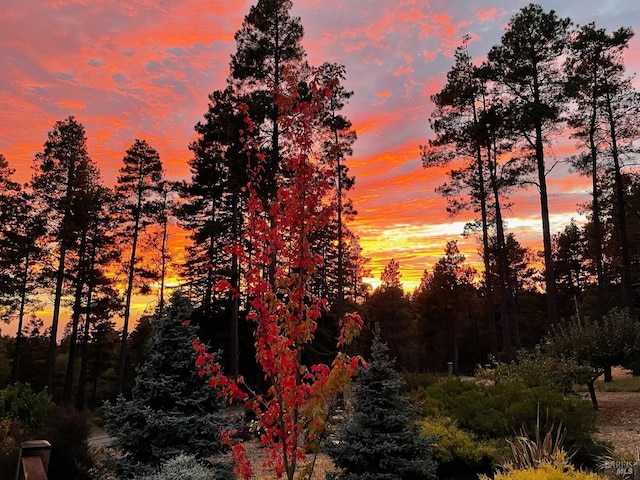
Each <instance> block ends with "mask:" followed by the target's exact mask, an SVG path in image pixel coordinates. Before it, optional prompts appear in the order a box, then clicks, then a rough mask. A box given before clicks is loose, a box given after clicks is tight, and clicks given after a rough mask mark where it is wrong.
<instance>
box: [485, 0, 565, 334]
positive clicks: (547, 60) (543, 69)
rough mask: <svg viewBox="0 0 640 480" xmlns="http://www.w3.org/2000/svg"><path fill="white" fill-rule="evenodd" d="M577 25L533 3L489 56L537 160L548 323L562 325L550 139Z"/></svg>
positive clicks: (509, 111)
mask: <svg viewBox="0 0 640 480" xmlns="http://www.w3.org/2000/svg"><path fill="white" fill-rule="evenodd" d="M570 25H571V21H570V20H569V19H568V18H560V17H558V16H557V14H556V12H555V11H553V10H551V11H549V12H545V11H544V10H543V9H542V7H540V6H539V5H536V4H530V5H528V6H526V7H524V8H522V9H521V10H520V11H519V12H518V13H517V14H516V15H514V16H513V17H512V19H511V21H510V22H509V26H508V28H507V30H506V32H505V33H504V35H503V36H502V39H501V42H500V44H499V45H496V46H494V47H492V48H491V50H490V51H489V54H488V56H487V59H488V74H489V78H490V79H491V80H494V81H496V82H497V83H498V84H499V86H500V87H503V88H504V89H505V90H506V91H508V92H510V93H511V95H510V97H509V101H508V104H507V108H506V110H505V112H504V115H505V116H506V118H507V119H508V120H509V121H510V122H511V124H512V126H513V127H514V130H515V131H514V138H518V139H521V140H522V141H523V143H524V145H525V146H526V147H528V149H529V150H530V155H529V156H528V157H525V161H526V162H529V161H532V160H533V161H534V163H535V168H536V170H537V176H538V178H537V180H538V189H539V192H540V213H541V217H542V237H543V239H542V240H543V247H544V264H545V284H546V295H547V319H548V322H549V323H550V324H555V323H556V322H557V321H558V310H557V300H556V290H557V288H556V279H555V274H554V268H553V259H552V256H551V226H550V225H551V223H550V220H549V218H550V213H549V200H548V192H547V178H546V177H547V173H548V165H547V163H548V160H547V159H546V158H545V146H546V145H547V143H548V134H549V132H550V131H552V130H553V128H554V127H555V126H557V125H558V124H559V122H560V120H561V115H560V114H561V113H562V111H563V110H564V109H565V108H566V99H565V97H564V95H563V91H562V90H563V89H562V88H561V86H562V85H563V82H564V76H563V75H564V69H563V68H562V62H561V58H562V55H563V53H564V49H565V46H566V42H567V35H568V33H569V27H570Z"/></svg>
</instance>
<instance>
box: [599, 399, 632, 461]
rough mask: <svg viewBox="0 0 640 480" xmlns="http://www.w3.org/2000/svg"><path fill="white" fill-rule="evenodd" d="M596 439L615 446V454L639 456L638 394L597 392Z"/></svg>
mask: <svg viewBox="0 0 640 480" xmlns="http://www.w3.org/2000/svg"><path fill="white" fill-rule="evenodd" d="M596 396H597V399H598V405H599V407H600V409H599V410H598V433H597V434H596V438H597V439H598V440H604V441H607V442H609V443H611V444H612V445H614V446H615V450H616V452H619V453H621V452H626V453H631V454H634V455H639V454H640V393H635V392H634V393H629V392H597V393H596Z"/></svg>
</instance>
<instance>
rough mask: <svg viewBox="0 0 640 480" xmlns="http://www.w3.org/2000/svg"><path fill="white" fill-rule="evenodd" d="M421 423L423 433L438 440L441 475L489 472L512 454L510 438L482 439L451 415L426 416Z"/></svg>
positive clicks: (435, 451)
mask: <svg viewBox="0 0 640 480" xmlns="http://www.w3.org/2000/svg"><path fill="white" fill-rule="evenodd" d="M419 425H420V428H421V434H422V435H423V436H425V437H428V438H433V439H434V441H433V447H432V451H433V456H434V459H435V460H436V462H437V464H438V470H437V473H438V478H451V477H460V476H475V475H477V474H478V473H484V474H489V473H491V472H492V471H493V470H494V468H495V467H496V466H497V465H498V464H499V463H500V462H501V460H502V459H503V458H505V456H506V455H507V453H508V452H507V450H508V449H507V443H506V441H504V440H495V439H483V438H479V437H478V435H476V434H475V433H473V432H470V431H467V430H463V429H462V428H460V427H459V426H458V424H457V422H456V421H455V420H454V419H452V418H450V417H446V416H442V415H438V416H429V417H425V418H423V419H421V420H420V421H419Z"/></svg>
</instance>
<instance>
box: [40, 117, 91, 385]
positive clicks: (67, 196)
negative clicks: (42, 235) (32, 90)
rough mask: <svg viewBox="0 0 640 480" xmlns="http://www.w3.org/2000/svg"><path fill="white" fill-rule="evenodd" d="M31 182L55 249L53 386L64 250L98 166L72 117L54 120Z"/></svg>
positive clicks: (73, 239)
mask: <svg viewBox="0 0 640 480" xmlns="http://www.w3.org/2000/svg"><path fill="white" fill-rule="evenodd" d="M34 170H35V173H34V175H33V178H32V181H31V186H32V188H33V192H34V196H35V198H36V201H37V202H40V205H42V206H43V207H46V210H45V212H46V214H47V215H48V219H49V226H50V231H51V235H52V237H53V243H54V244H55V245H56V248H57V250H58V252H57V259H56V260H55V261H54V262H57V267H56V273H55V293H54V304H53V315H52V320H51V337H50V339H49V355H48V359H47V377H48V381H47V383H48V386H49V388H50V389H52V388H53V381H54V374H55V362H56V347H57V334H58V322H59V319H60V308H61V305H62V296H63V287H64V283H65V279H66V278H67V277H68V271H67V264H66V261H67V254H68V253H70V252H71V251H73V249H74V248H75V247H76V244H77V240H78V238H77V235H78V224H77V219H79V218H82V217H83V215H82V211H83V209H84V205H83V202H82V195H83V193H84V192H86V191H87V189H88V188H89V187H91V186H92V185H93V183H94V180H95V178H96V175H97V167H96V165H95V163H94V162H93V161H92V160H91V159H90V158H89V154H88V152H87V138H86V134H85V130H84V127H83V126H82V124H81V123H79V122H78V121H76V119H75V118H74V117H72V116H71V117H68V118H67V119H65V120H64V121H59V122H56V124H55V126H54V129H53V130H52V131H50V132H49V136H48V139H47V141H46V142H45V144H44V148H43V151H42V152H39V153H37V154H36V156H35V162H34Z"/></svg>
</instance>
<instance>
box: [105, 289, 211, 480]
mask: <svg viewBox="0 0 640 480" xmlns="http://www.w3.org/2000/svg"><path fill="white" fill-rule="evenodd" d="M164 310H165V314H164V315H163V316H162V317H155V318H154V319H153V320H152V328H153V336H152V337H151V339H150V341H149V345H148V351H149V356H148V359H147V360H146V362H145V363H144V364H143V365H142V367H141V368H140V369H139V370H138V375H137V377H136V383H135V387H134V388H133V392H132V399H131V400H125V399H124V398H123V397H122V396H121V397H119V398H118V400H117V402H116V403H115V404H114V405H111V404H109V403H107V404H106V405H105V427H106V430H107V432H108V433H109V435H111V436H112V437H113V439H114V443H115V445H116V447H117V448H118V449H119V450H120V451H121V452H122V453H123V455H124V456H123V458H122V459H121V460H120V461H119V462H118V463H119V466H120V468H121V469H122V470H123V472H126V471H127V470H130V471H132V469H133V470H135V468H136V466H139V465H140V464H142V466H141V467H140V468H144V466H152V467H157V466H159V465H160V464H161V463H162V462H163V461H166V460H168V459H170V458H172V457H175V456H176V455H178V454H179V453H181V452H187V453H190V454H193V455H194V456H196V457H197V458H204V457H207V456H210V455H213V454H215V453H217V452H219V451H220V450H221V440H220V429H221V426H222V418H221V413H220V412H221V409H222V403H221V400H219V399H218V397H217V395H216V392H215V391H214V390H212V389H211V388H209V386H208V385H207V384H206V383H205V382H204V380H202V379H201V378H199V377H198V375H197V371H196V369H195V368H194V363H195V359H196V352H195V351H194V350H193V348H192V341H193V339H194V338H195V337H196V336H197V332H196V331H195V328H194V327H193V326H191V325H190V324H189V318H190V315H191V312H192V307H191V303H190V302H189V300H187V299H186V298H185V297H183V296H182V295H181V294H180V293H174V294H173V295H172V297H171V299H170V301H169V304H168V305H166V306H165V309H164ZM137 473H139V472H137Z"/></svg>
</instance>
